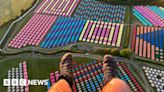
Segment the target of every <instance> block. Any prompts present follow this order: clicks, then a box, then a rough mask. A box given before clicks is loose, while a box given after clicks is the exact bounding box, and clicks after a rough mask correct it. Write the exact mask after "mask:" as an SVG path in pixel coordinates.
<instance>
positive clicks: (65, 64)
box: [48, 53, 73, 92]
mask: <svg viewBox="0 0 164 92" xmlns="http://www.w3.org/2000/svg"><path fill="white" fill-rule="evenodd" d="M72 66H73V59H72V55H71V54H70V53H66V54H64V56H63V57H62V58H61V62H60V65H59V67H60V76H59V79H58V82H57V83H56V84H55V85H53V86H52V87H51V88H50V90H49V91H48V92H72V90H71V87H72V85H73V76H72V73H71V69H72Z"/></svg>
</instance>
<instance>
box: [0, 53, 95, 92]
mask: <svg viewBox="0 0 164 92" xmlns="http://www.w3.org/2000/svg"><path fill="white" fill-rule="evenodd" d="M74 60H75V61H77V62H78V63H79V64H81V63H85V62H89V61H93V59H89V58H81V57H75V58H74ZM23 61H27V70H28V75H29V78H30V79H48V78H49V74H50V72H52V71H55V70H58V65H59V61H60V58H55V57H44V56H41V57H39V56H37V57H34V56H27V55H21V56H15V57H14V56H12V57H4V58H3V59H1V58H0V73H1V74H0V81H1V83H0V92H7V88H6V87H3V86H2V82H3V78H7V71H8V70H9V69H11V68H13V67H18V64H19V63H20V62H23ZM30 92H46V86H30Z"/></svg>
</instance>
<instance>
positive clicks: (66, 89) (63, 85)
mask: <svg viewBox="0 0 164 92" xmlns="http://www.w3.org/2000/svg"><path fill="white" fill-rule="evenodd" d="M48 92H72V89H71V87H70V85H69V83H68V82H67V81H66V80H64V79H60V80H59V81H58V82H57V83H56V84H55V85H53V86H52V87H51V88H50V89H49V91H48Z"/></svg>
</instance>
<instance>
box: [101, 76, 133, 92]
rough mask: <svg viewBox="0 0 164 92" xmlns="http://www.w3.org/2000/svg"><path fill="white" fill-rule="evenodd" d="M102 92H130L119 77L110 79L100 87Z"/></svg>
mask: <svg viewBox="0 0 164 92" xmlns="http://www.w3.org/2000/svg"><path fill="white" fill-rule="evenodd" d="M102 92H132V91H131V89H130V88H129V86H128V85H127V84H126V83H125V82H124V81H122V80H121V79H119V78H113V79H111V80H110V81H109V82H108V83H107V84H106V85H105V86H104V87H103V89H102Z"/></svg>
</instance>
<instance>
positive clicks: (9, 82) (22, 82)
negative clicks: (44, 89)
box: [3, 79, 48, 86]
mask: <svg viewBox="0 0 164 92" xmlns="http://www.w3.org/2000/svg"><path fill="white" fill-rule="evenodd" d="M27 85H34V86H37V85H44V86H46V85H48V79H44V80H38V79H33V80H26V79H3V86H27Z"/></svg>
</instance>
